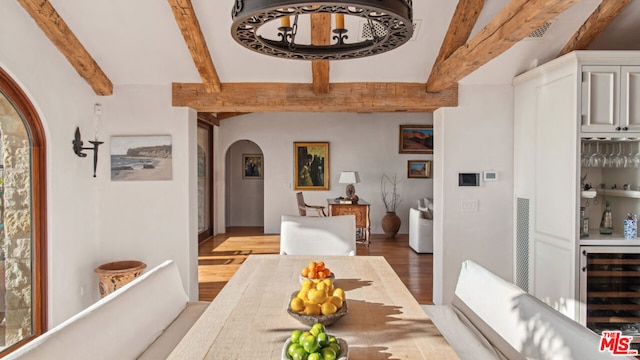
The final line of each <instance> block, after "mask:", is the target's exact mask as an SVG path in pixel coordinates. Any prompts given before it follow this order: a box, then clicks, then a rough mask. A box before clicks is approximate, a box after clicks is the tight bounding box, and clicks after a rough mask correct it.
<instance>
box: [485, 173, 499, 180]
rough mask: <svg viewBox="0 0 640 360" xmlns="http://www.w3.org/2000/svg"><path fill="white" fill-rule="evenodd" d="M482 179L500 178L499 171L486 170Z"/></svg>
mask: <svg viewBox="0 0 640 360" xmlns="http://www.w3.org/2000/svg"><path fill="white" fill-rule="evenodd" d="M482 179H483V180H484V181H496V180H498V173H497V172H496V171H485V172H484V173H482Z"/></svg>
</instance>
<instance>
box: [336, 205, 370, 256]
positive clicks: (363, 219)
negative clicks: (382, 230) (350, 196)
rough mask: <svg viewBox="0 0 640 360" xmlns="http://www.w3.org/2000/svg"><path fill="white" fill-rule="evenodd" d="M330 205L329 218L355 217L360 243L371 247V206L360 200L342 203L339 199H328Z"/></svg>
mask: <svg viewBox="0 0 640 360" xmlns="http://www.w3.org/2000/svg"><path fill="white" fill-rule="evenodd" d="M327 203H328V204H329V216H336V215H355V216H356V229H358V235H359V236H358V238H357V240H358V241H359V242H362V243H363V244H365V245H367V246H368V245H369V231H370V229H371V222H370V221H369V207H370V205H371V204H369V203H368V202H366V201H364V200H362V199H360V200H358V202H353V203H350V204H349V203H341V202H340V200H338V199H327Z"/></svg>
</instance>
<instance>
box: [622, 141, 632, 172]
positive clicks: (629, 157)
mask: <svg viewBox="0 0 640 360" xmlns="http://www.w3.org/2000/svg"><path fill="white" fill-rule="evenodd" d="M625 144H627V148H628V150H629V153H627V154H626V155H625V156H624V167H631V166H633V141H627V142H626V143H625Z"/></svg>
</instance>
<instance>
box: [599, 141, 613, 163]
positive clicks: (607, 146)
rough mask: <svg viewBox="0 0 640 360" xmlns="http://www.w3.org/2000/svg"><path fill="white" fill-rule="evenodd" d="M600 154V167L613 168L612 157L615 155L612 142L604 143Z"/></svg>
mask: <svg viewBox="0 0 640 360" xmlns="http://www.w3.org/2000/svg"><path fill="white" fill-rule="evenodd" d="M602 152H603V153H604V155H603V156H604V159H603V160H602V167H607V168H610V167H613V156H614V155H615V149H614V148H613V143H612V142H608V141H607V142H605V143H604V144H603V146H602Z"/></svg>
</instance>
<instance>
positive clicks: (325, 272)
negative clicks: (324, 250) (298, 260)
mask: <svg viewBox="0 0 640 360" xmlns="http://www.w3.org/2000/svg"><path fill="white" fill-rule="evenodd" d="M335 278H336V275H335V274H334V273H333V272H331V270H330V269H329V268H328V267H326V266H325V264H324V262H323V261H317V262H316V261H311V262H309V265H308V266H306V267H304V268H302V270H301V271H300V284H302V282H303V281H305V280H324V279H330V280H331V281H332V282H333V280H334V279H335Z"/></svg>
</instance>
